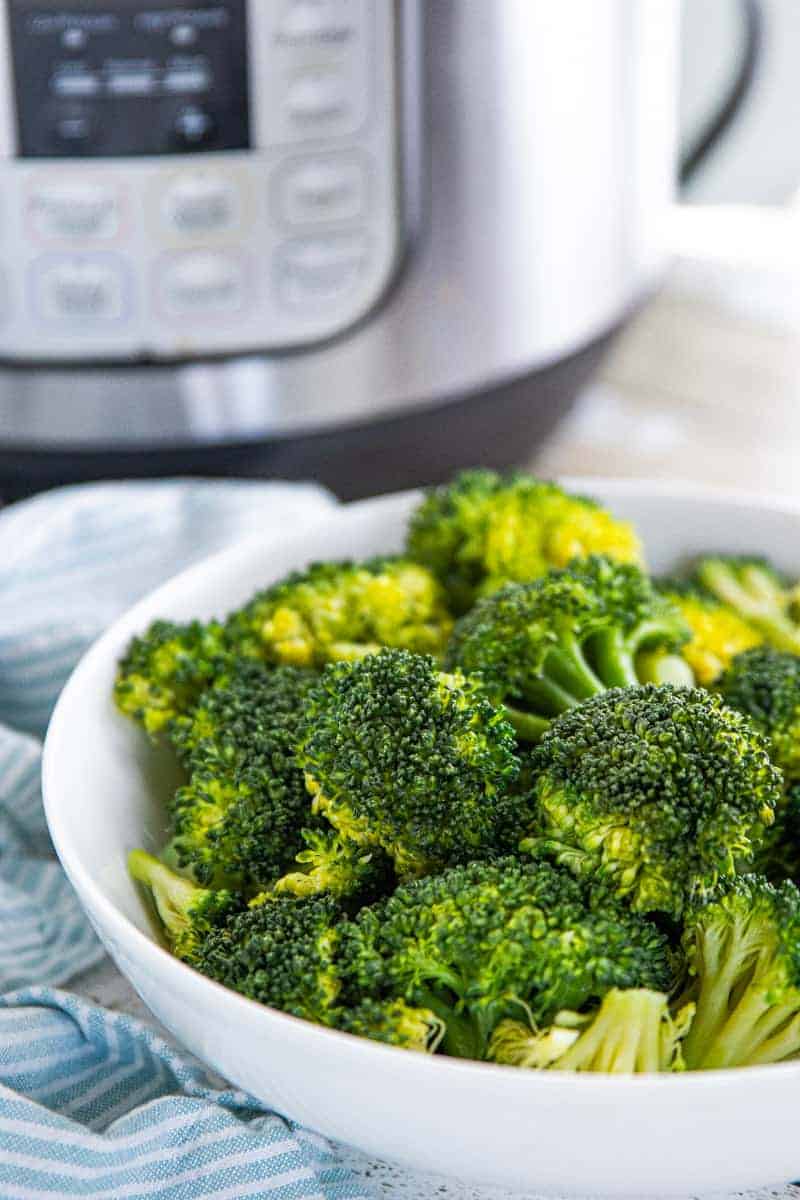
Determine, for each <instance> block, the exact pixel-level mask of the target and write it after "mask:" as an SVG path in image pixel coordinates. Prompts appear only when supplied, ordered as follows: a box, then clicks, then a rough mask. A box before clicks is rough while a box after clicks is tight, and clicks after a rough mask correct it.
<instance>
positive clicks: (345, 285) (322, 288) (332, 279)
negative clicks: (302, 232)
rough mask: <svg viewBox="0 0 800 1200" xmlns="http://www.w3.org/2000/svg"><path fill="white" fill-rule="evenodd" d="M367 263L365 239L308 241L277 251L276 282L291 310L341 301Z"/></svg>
mask: <svg viewBox="0 0 800 1200" xmlns="http://www.w3.org/2000/svg"><path fill="white" fill-rule="evenodd" d="M366 264H367V244H366V241H365V239H364V238H363V237H360V236H355V235H354V236H352V237H337V238H308V239H304V240H303V241H296V242H290V243H289V244H288V245H286V246H284V247H283V248H282V249H281V250H279V252H278V261H277V283H278V290H279V293H280V295H281V298H282V299H283V300H284V302H285V303H286V304H288V305H290V306H292V307H300V306H302V305H306V304H313V303H323V304H325V303H328V302H330V301H333V300H338V299H339V298H340V297H341V296H342V295H344V294H345V293H346V292H348V291H350V290H351V288H353V287H354V286H355V285H356V284H357V283H358V281H359V279H360V278H361V276H362V275H363V273H364V269H365V267H366Z"/></svg>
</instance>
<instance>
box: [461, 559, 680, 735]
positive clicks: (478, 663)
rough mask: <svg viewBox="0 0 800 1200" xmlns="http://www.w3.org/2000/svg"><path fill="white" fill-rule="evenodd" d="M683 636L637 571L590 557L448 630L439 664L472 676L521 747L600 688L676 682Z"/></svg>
mask: <svg viewBox="0 0 800 1200" xmlns="http://www.w3.org/2000/svg"><path fill="white" fill-rule="evenodd" d="M688 636H689V631H688V629H687V627H686V625H685V623H684V621H683V619H682V617H681V615H680V613H679V612H678V611H677V609H676V608H675V607H674V606H673V605H672V604H670V603H669V601H667V600H664V599H663V598H662V597H661V596H660V595H659V594H658V593H657V592H656V591H655V589H654V587H653V585H652V583H651V582H650V580H649V579H648V577H647V576H646V575H645V574H644V572H643V571H641V570H640V569H639V568H638V567H636V566H633V565H632V564H627V563H616V562H613V561H612V560H610V559H607V558H600V557H597V556H593V557H590V558H588V559H583V560H579V561H577V562H575V563H573V564H572V565H571V566H570V567H568V568H566V569H565V570H554V571H550V572H548V573H547V574H546V575H544V576H543V577H542V578H541V579H537V580H535V581H534V582H533V583H526V584H521V583H512V584H507V585H506V586H505V587H504V588H501V589H500V590H499V591H498V592H495V593H494V594H493V595H491V596H487V597H485V598H484V599H482V600H479V601H478V603H477V604H476V605H475V607H474V608H473V609H472V611H471V612H469V613H467V615H466V616H464V617H462V618H461V620H460V621H459V622H458V623H457V624H456V627H455V630H454V633H453V637H452V638H451V640H450V644H449V646H448V650H447V655H446V657H445V665H446V666H447V667H448V668H452V667H456V666H458V667H461V669H462V670H464V671H465V672H466V673H468V674H474V675H477V676H479V677H480V679H481V680H482V682H483V685H484V687H485V688H486V691H487V694H488V695H489V696H490V698H491V699H492V700H493V701H495V702H496V703H502V704H504V705H505V706H506V709H507V712H508V714H509V719H510V720H511V723H512V724H513V725H514V727H515V729H516V731H517V734H518V735H519V736H520V737H521V738H525V739H527V740H530V741H536V740H538V738H539V737H541V735H542V733H543V732H544V730H545V729H546V728H547V727H548V725H549V723H550V720H551V719H552V718H553V717H554V716H557V715H558V714H559V713H562V712H566V711H567V710H568V709H569V708H572V707H574V706H575V705H576V704H579V703H581V701H583V700H586V699H588V697H590V696H594V695H598V694H599V693H601V692H603V691H605V690H606V689H607V688H609V687H625V686H629V685H636V684H639V683H644V682H650V681H652V677H653V676H656V678H657V679H658V681H659V682H664V681H666V680H670V681H680V682H681V683H683V684H686V685H691V684H692V683H693V682H694V680H693V677H692V674H691V671H690V670H689V669H688V667H687V666H686V663H685V662H684V660H683V659H682V658H679V657H678V656H677V654H676V653H675V652H676V651H678V650H679V649H680V647H681V645H682V644H683V643H684V642H685V641H686V639H687V638H688Z"/></svg>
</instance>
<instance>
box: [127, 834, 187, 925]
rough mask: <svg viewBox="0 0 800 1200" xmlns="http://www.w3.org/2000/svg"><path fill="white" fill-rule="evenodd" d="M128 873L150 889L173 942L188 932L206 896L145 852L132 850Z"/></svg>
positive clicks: (129, 856)
mask: <svg viewBox="0 0 800 1200" xmlns="http://www.w3.org/2000/svg"><path fill="white" fill-rule="evenodd" d="M128 870H129V871H130V874H131V877H132V878H133V879H135V880H136V881H137V883H142V884H144V886H145V887H147V888H149V890H150V892H151V894H152V897H153V903H154V904H155V906H156V911H157V912H158V915H159V917H160V918H161V921H162V923H163V925H164V928H165V930H166V932H167V933H168V935H169V937H170V940H172V941H174V939H175V938H176V937H177V936H178V935H179V934H181V933H183V932H184V931H185V930H187V929H188V928H189V925H190V917H189V914H190V912H191V910H192V907H193V906H194V905H195V904H196V903H197V900H198V898H199V897H201V896H202V894H203V892H202V889H201V888H198V887H197V885H196V884H194V883H192V882H191V881H190V880H189V879H184V878H183V876H182V875H176V874H175V873H174V871H171V870H170V869H169V867H167V866H165V865H164V863H162V862H160V861H159V860H158V859H157V858H155V857H154V855H152V854H148V853H147V851H146V850H131V852H130V854H129V855H128Z"/></svg>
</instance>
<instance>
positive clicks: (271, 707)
mask: <svg viewBox="0 0 800 1200" xmlns="http://www.w3.org/2000/svg"><path fill="white" fill-rule="evenodd" d="M315 679H316V676H315V675H314V674H313V673H312V672H310V671H303V670H300V669H298V668H296V667H275V668H272V669H266V668H265V667H264V666H262V665H261V664H260V663H255V662H249V661H247V660H244V659H239V660H237V661H235V662H232V663H231V665H230V666H229V667H228V669H227V670H226V672H225V674H224V675H223V676H222V678H221V681H220V682H219V683H218V684H217V685H216V686H215V687H212V688H209V689H208V690H207V691H206V692H205V693H204V694H203V696H202V698H201V699H200V701H199V702H198V704H197V705H196V706H195V708H194V709H193V710H192V712H191V714H190V715H189V716H187V717H182V718H177V719H176V720H175V721H174V723H173V726H172V728H171V735H170V736H171V740H172V743H173V745H174V746H175V748H176V750H177V751H178V754H179V756H180V757H181V758H182V760H183V762H184V763H185V764H186V767H187V769H188V772H189V782H188V783H187V784H186V785H185V786H184V787H181V788H179V789H178V791H177V793H176V795H175V797H174V799H173V800H172V803H171V808H170V812H171V817H172V823H173V831H174V837H173V842H172V848H173V851H174V854H175V856H176V861H177V863H178V865H179V866H181V867H183V868H188V869H190V870H191V872H192V874H193V876H194V878H195V879H197V881H198V882H200V883H205V884H213V885H214V886H216V887H221V886H229V887H235V888H241V889H243V890H248V891H252V890H254V889H258V888H264V887H267V886H268V885H269V884H270V883H272V882H273V881H274V880H275V879H276V878H277V877H278V876H279V875H281V874H282V873H283V872H284V871H286V870H288V869H289V867H290V865H291V864H292V863H293V861H294V857H295V855H296V854H297V853H298V852H299V851H300V850H301V849H302V847H303V837H302V835H301V830H302V829H303V828H304V827H305V826H306V825H309V824H312V823H313V818H312V815H311V800H310V797H309V795H308V793H307V791H306V787H305V781H304V779H303V772H302V771H301V770H300V768H299V767H298V765H297V763H296V761H295V756H294V751H295V746H296V745H297V742H298V741H299V740H300V736H301V730H302V722H303V715H304V708H305V703H306V698H307V696H308V693H309V690H310V687H311V685H312V683H314V681H315Z"/></svg>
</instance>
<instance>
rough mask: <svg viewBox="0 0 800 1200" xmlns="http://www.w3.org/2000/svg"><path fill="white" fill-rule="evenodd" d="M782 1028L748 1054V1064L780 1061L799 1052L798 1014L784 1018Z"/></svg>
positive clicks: (799, 1018)
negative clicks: (787, 1018)
mask: <svg viewBox="0 0 800 1200" xmlns="http://www.w3.org/2000/svg"><path fill="white" fill-rule="evenodd" d="M782 1018H783V1019H784V1020H785V1023H784V1025H783V1028H779V1029H778V1031H777V1032H776V1033H775V1034H773V1036H772V1037H769V1038H767V1039H766V1040H765V1041H763V1042H762V1043H761V1045H760V1046H759V1048H758V1049H756V1050H754V1051H753V1053H752V1054H751V1055H750V1057H749V1059H748V1060H747V1061H748V1065H750V1066H759V1065H763V1064H765V1063H774V1062H782V1061H783V1060H784V1059H787V1058H794V1057H795V1056H796V1055H798V1054H800V1015H795V1016H794V1017H792V1018H791V1019H789V1020H786V1019H785V1014H782Z"/></svg>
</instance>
